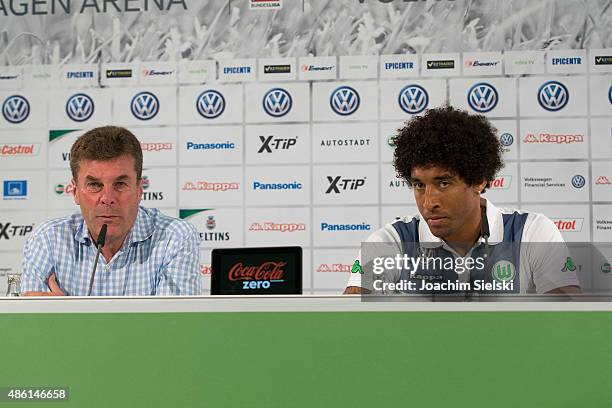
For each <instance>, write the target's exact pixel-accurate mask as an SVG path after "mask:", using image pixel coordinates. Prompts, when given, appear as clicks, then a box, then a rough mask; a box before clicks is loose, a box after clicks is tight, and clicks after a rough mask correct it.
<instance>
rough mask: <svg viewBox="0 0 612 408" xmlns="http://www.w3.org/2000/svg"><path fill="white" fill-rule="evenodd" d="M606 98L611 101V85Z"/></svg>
mask: <svg viewBox="0 0 612 408" xmlns="http://www.w3.org/2000/svg"><path fill="white" fill-rule="evenodd" d="M608 100H609V101H610V103H612V86H611V87H610V89H608Z"/></svg>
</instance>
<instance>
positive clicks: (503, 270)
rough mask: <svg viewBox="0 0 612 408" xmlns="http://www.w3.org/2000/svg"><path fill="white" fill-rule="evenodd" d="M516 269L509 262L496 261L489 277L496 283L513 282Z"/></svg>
mask: <svg viewBox="0 0 612 408" xmlns="http://www.w3.org/2000/svg"><path fill="white" fill-rule="evenodd" d="M515 271H516V268H515V267H514V265H513V264H512V262H510V261H498V262H496V263H495V265H493V268H491V276H492V277H493V279H495V280H496V281H498V282H510V281H512V280H514V275H515V273H516V272H515Z"/></svg>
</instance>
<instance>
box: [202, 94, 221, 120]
mask: <svg viewBox="0 0 612 408" xmlns="http://www.w3.org/2000/svg"><path fill="white" fill-rule="evenodd" d="M196 109H197V110H198V113H199V114H200V115H202V117H204V118H206V119H214V118H216V117H219V116H220V115H221V114H222V113H223V111H224V110H225V98H224V97H223V95H221V93H219V92H217V91H213V90H212V89H209V90H207V91H204V92H202V93H201V94H200V96H198V99H197V101H196Z"/></svg>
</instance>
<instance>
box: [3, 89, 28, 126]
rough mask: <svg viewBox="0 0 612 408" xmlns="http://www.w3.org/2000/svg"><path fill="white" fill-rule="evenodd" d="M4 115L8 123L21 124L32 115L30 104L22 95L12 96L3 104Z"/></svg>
mask: <svg viewBox="0 0 612 408" xmlns="http://www.w3.org/2000/svg"><path fill="white" fill-rule="evenodd" d="M2 115H3V116H4V119H6V121H7V122H10V123H13V124H18V123H21V122H23V121H24V120H26V119H27V118H28V116H29V115H30V103H29V102H28V100H27V99H26V98H24V97H23V96H21V95H11V96H9V97H8V98H6V99H5V100H4V103H3V104H2Z"/></svg>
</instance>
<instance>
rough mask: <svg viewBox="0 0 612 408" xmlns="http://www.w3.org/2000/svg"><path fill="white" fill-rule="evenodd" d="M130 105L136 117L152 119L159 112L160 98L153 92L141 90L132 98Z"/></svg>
mask: <svg viewBox="0 0 612 408" xmlns="http://www.w3.org/2000/svg"><path fill="white" fill-rule="evenodd" d="M130 107H131V108H132V114H133V115H134V117H136V119H140V120H150V119H153V118H154V117H155V115H157V113H158V112H159V99H157V96H155V95H153V94H152V93H151V92H139V93H137V94H136V95H135V96H134V98H132V102H131V103H130Z"/></svg>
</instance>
